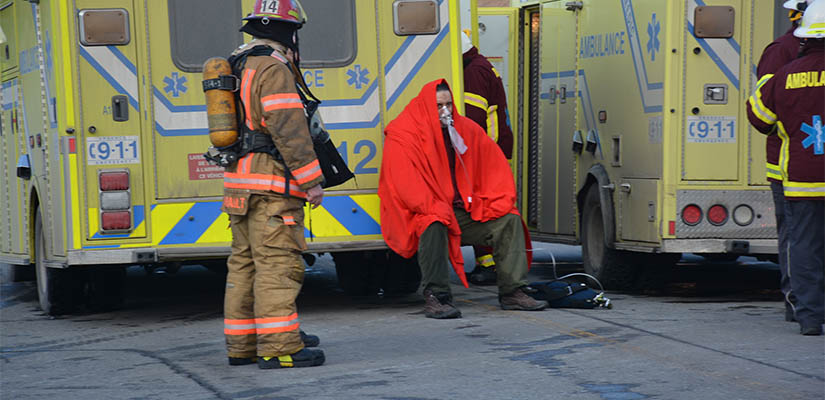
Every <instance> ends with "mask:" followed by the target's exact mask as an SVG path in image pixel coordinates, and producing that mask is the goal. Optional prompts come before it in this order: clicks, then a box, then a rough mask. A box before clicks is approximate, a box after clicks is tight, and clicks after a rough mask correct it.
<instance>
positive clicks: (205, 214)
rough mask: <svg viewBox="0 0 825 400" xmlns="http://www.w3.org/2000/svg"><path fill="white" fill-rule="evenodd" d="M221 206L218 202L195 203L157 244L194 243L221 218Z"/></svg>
mask: <svg viewBox="0 0 825 400" xmlns="http://www.w3.org/2000/svg"><path fill="white" fill-rule="evenodd" d="M221 205H222V204H221V202H219V201H212V202H203V203H195V204H194V205H193V206H192V208H190V209H189V211H187V212H186V214H185V215H184V216H183V217H182V218H181V219H180V220H179V221H178V223H177V224H176V225H175V227H174V228H172V230H171V231H169V233H167V234H166V236H165V237H164V238H163V240H161V241H160V243H159V244H161V245H167V244H190V243H196V242H197V241H198V239H199V238H200V237H201V235H203V233H204V232H206V230H207V229H209V227H210V226H211V225H212V224H213V223H214V222H215V220H217V219H218V217H220V216H221Z"/></svg>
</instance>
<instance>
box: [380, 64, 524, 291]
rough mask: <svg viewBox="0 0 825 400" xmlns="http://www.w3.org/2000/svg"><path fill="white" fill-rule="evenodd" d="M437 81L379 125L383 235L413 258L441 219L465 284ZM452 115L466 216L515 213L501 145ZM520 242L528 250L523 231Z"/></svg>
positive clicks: (480, 217)
mask: <svg viewBox="0 0 825 400" xmlns="http://www.w3.org/2000/svg"><path fill="white" fill-rule="evenodd" d="M441 82H445V81H444V80H437V81H433V82H430V83H428V84H427V85H425V86H424V88H423V89H422V90H421V93H419V95H418V97H416V98H414V99H413V100H412V101H410V104H408V105H407V107H406V108H404V111H402V112H401V115H399V116H398V118H396V119H394V120H393V121H392V122H390V124H389V125H387V128H386V129H385V130H384V135H385V138H384V154H383V161H382V162H381V176H380V179H379V184H378V196H379V197H380V198H381V232H382V234H383V235H384V240H385V241H386V242H387V245H389V247H390V248H391V249H393V250H394V251H395V252H396V253H398V254H400V255H401V256H403V257H412V256H413V255H414V254H415V253H416V252H417V251H418V240H419V237H420V236H421V234H422V233H423V232H424V230H425V229H427V227H428V226H430V224H432V223H433V222H441V223H442V224H444V225H445V226H446V227H447V231H448V236H449V252H450V261H451V262H452V265H453V268H454V269H455V271H456V273H457V274H458V276H459V278H461V281H462V283H464V286H465V287H466V286H467V280H466V278H465V276H464V262H463V258H462V256H461V249H460V245H461V229H460V228H459V226H458V221H457V220H456V217H455V213H454V211H453V205H452V203H453V199H454V197H455V192H454V190H453V184H452V178H451V177H450V166H449V164H448V161H447V153H446V148H445V147H444V146H445V145H448V146H449V145H451V144H450V143H444V135H443V133H442V131H441V123H440V122H439V119H438V107H437V106H436V98H435V92H436V86H437V85H438V84H439V83H441ZM453 119H454V121H455V123H454V126H455V128H456V130H457V131H458V133H459V134H460V135H461V136H462V138H463V139H464V143H465V144H466V145H467V148H468V149H467V152H466V153H464V154H463V155H460V154H458V152H456V162H455V171H456V172H455V175H456V184H457V186H458V191H459V193H460V194H461V198H462V199H463V200H464V207H465V208H466V209H467V210H468V211H469V212H470V216H471V217H472V218H473V220H476V221H479V222H486V221H489V220H492V219H496V218H500V217H502V216H504V215H507V214H516V215H519V214H518V210H517V209H516V207H515V203H516V188H515V183H514V182H513V176H512V174H511V172H510V166H509V164H508V163H507V159H506V158H504V154H503V153H502V152H501V149H500V148H499V147H498V145H496V143H495V142H493V141H492V140H491V139H490V138H489V137H488V136H487V135H486V134H485V132H484V130H482V129H481V128H480V127H479V126H478V124H476V123H475V122H473V121H472V120H470V119H469V118H466V117H463V116H460V115H458V113H457V112H456V110H455V107H454V108H453ZM525 242H526V243H527V246H528V248H529V247H530V240H529V237H527V231H526V229H525ZM529 254H530V253H529V251H528V255H529ZM531 258H532V257H528V260H530V259H531ZM528 262H529V261H528Z"/></svg>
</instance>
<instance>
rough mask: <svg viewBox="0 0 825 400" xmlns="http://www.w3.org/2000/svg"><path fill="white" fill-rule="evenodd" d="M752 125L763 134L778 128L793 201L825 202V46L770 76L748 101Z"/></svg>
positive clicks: (787, 193)
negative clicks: (824, 122) (824, 125)
mask: <svg viewBox="0 0 825 400" xmlns="http://www.w3.org/2000/svg"><path fill="white" fill-rule="evenodd" d="M747 111H748V119H749V120H750V121H751V124H753V126H754V127H755V128H756V129H758V130H759V131H760V132H762V133H769V132H771V131H772V130H773V129H774V125H775V126H776V130H777V132H778V135H779V137H780V139H781V140H782V145H781V149H780V152H779V167H780V169H781V171H782V173H783V175H784V180H783V181H782V186H783V188H784V190H785V198H786V199H788V200H825V127H823V118H825V45H823V43H822V42H821V41H819V42H816V41H813V42H811V43H810V44H809V45H807V46H806V47H805V49H804V55H803V57H802V58H798V59H796V60H795V61H792V62H791V63H789V64H786V65H785V66H783V67H781V68H779V70H778V71H776V74H774V75H771V74H767V75H765V76H764V77H762V79H760V80H759V83H758V84H757V86H756V92H755V93H754V94H753V96H751V97H750V99H748V105H747Z"/></svg>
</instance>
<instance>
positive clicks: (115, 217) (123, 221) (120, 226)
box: [100, 211, 132, 231]
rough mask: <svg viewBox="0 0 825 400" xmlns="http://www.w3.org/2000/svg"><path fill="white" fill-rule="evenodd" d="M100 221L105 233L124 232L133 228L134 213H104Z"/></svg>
mask: <svg viewBox="0 0 825 400" xmlns="http://www.w3.org/2000/svg"><path fill="white" fill-rule="evenodd" d="M100 219H101V226H102V227H103V230H104V231H122V230H127V229H130V228H132V213H131V212H129V211H115V212H104V213H102V214H101V216H100Z"/></svg>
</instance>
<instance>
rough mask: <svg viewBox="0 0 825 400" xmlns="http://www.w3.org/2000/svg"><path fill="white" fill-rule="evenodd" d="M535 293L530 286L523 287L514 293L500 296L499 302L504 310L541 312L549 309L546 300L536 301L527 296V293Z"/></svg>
mask: <svg viewBox="0 0 825 400" xmlns="http://www.w3.org/2000/svg"><path fill="white" fill-rule="evenodd" d="M530 292H535V289H533V288H531V287H529V286H522V287H520V288H518V289H516V290H515V291H514V292H513V293H510V294H506V295H499V296H498V302H499V303H500V304H501V309H502V310H521V311H541V310H544V309H545V308H547V305H548V304H547V302H546V301H544V300H536V299H534V298H532V297H530V296H528V295H527V293H530Z"/></svg>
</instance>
